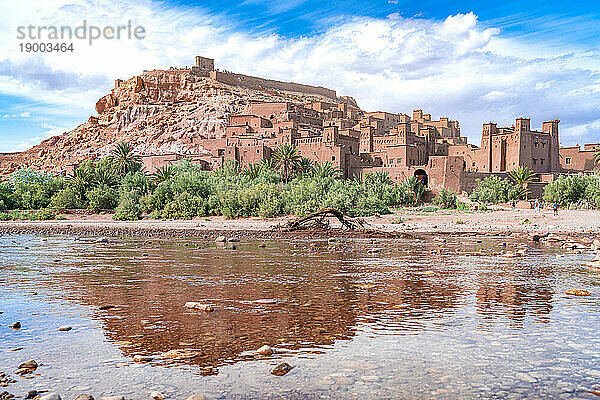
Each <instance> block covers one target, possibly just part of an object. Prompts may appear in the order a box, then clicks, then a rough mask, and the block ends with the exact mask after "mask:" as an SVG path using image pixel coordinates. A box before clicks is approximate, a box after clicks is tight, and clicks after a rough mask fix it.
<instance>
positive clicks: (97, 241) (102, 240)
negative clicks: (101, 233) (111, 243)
mask: <svg viewBox="0 0 600 400" xmlns="http://www.w3.org/2000/svg"><path fill="white" fill-rule="evenodd" d="M94 243H108V238H105V237H101V238H98V239H96V240H94Z"/></svg>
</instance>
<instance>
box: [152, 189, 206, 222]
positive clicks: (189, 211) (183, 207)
mask: <svg viewBox="0 0 600 400" xmlns="http://www.w3.org/2000/svg"><path fill="white" fill-rule="evenodd" d="M205 203H206V201H205V200H204V199H203V198H202V197H198V196H192V195H190V194H189V193H187V192H184V193H179V194H177V195H176V196H175V198H174V199H173V200H172V201H171V202H169V203H167V205H166V206H165V208H164V210H163V211H162V213H161V215H162V217H163V218H166V219H192V218H194V217H198V216H203V215H206V206H205Z"/></svg>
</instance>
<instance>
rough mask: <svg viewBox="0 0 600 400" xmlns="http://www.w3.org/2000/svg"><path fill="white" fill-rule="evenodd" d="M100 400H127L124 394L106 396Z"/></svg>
mask: <svg viewBox="0 0 600 400" xmlns="http://www.w3.org/2000/svg"><path fill="white" fill-rule="evenodd" d="M98 400H125V397H123V396H104V397H100V398H99V399H98Z"/></svg>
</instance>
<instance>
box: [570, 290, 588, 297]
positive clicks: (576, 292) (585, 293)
mask: <svg viewBox="0 0 600 400" xmlns="http://www.w3.org/2000/svg"><path fill="white" fill-rule="evenodd" d="M565 294H566V295H569V296H591V293H590V292H588V291H587V290H584V289H569V290H567V291H566V292H565Z"/></svg>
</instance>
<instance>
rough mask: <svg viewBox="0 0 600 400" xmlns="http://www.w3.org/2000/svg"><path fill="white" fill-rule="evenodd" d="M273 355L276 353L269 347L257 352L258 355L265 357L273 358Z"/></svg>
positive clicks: (265, 346)
mask: <svg viewBox="0 0 600 400" xmlns="http://www.w3.org/2000/svg"><path fill="white" fill-rule="evenodd" d="M273 353H275V351H274V350H273V349H272V348H271V347H269V346H267V345H264V346H262V347H261V348H260V349H258V350H256V354H260V355H263V356H271V355H273Z"/></svg>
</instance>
